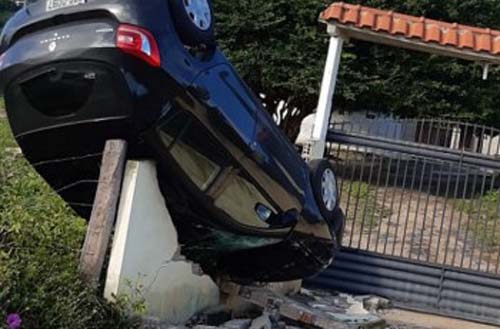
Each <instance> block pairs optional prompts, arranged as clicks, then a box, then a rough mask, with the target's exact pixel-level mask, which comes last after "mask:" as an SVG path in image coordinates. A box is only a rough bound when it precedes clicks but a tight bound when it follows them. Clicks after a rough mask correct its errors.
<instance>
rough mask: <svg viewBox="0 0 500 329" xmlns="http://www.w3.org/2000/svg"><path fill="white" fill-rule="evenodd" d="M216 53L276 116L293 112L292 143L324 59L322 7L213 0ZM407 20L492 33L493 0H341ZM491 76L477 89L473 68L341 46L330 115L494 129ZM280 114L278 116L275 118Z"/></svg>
mask: <svg viewBox="0 0 500 329" xmlns="http://www.w3.org/2000/svg"><path fill="white" fill-rule="evenodd" d="M213 1H214V5H215V13H216V15H217V21H218V25H217V32H218V38H219V40H220V44H221V46H222V48H223V49H224V50H225V52H226V54H227V55H228V57H229V58H230V59H231V60H232V61H233V62H234V64H235V65H236V67H237V69H238V71H239V72H240V73H241V74H242V76H243V77H244V79H245V80H246V81H247V82H248V83H249V85H250V87H251V88H252V89H253V90H254V91H255V92H257V93H259V94H265V95H266V98H265V99H264V100H263V102H264V104H265V105H266V107H267V109H268V110H269V111H270V112H271V113H272V114H276V107H277V105H278V104H279V102H280V101H282V100H284V101H286V106H285V109H284V110H285V111H288V112H289V113H290V112H291V111H292V110H293V109H294V108H298V111H296V112H294V113H293V115H289V116H288V117H287V118H286V120H284V121H281V126H282V127H283V129H284V130H285V131H286V132H287V133H288V134H289V136H291V137H292V138H293V136H294V135H295V134H296V133H297V131H298V124H299V123H300V121H301V120H302V118H303V117H304V116H306V115H307V114H309V113H310V112H311V110H313V109H314V108H315V106H316V104H317V99H318V92H319V89H320V82H321V77H322V70H323V66H324V61H325V56H326V52H327V44H326V41H327V35H326V33H325V32H324V31H325V26H324V25H323V24H320V23H318V17H319V13H320V11H321V10H322V9H323V8H325V3H331V2H333V1H324V0H277V1H267V0H240V1H234V0H213ZM346 2H350V3H360V4H363V5H367V6H373V7H377V8H382V9H388V10H395V11H400V12H404V13H408V14H411V15H417V16H422V15H425V16H427V17H429V18H433V19H439V20H445V21H451V22H455V21H456V22H460V23H463V24H470V25H477V26H482V27H491V28H497V29H498V28H500V2H498V1H496V0H466V1H463V0H451V1H441V0H404V1H401V0H348V1H346ZM499 73H500V70H499V69H497V68H495V69H493V70H492V72H491V74H490V79H489V80H488V81H483V80H482V79H481V77H482V67H481V66H480V65H477V64H474V63H470V62H465V61H461V60H456V59H451V58H444V57H439V56H433V55H428V54H423V53H417V52H413V51H407V50H402V49H396V48H390V47H385V46H380V45H374V44H371V43H367V42H361V41H356V40H352V41H351V42H349V43H347V45H346V47H345V51H344V54H343V58H342V64H341V70H340V73H339V83H338V89H337V93H336V97H335V105H334V106H335V108H336V110H338V111H356V110H371V111H379V112H385V113H393V114H395V115H398V116H403V117H436V116H441V117H447V118H453V119H459V120H468V121H475V122H481V123H486V124H490V125H496V126H500V111H499V108H500V98H498V97H497V87H496V86H497V85H498V83H499V82H500V74H499ZM282 114H283V113H278V115H281V116H282Z"/></svg>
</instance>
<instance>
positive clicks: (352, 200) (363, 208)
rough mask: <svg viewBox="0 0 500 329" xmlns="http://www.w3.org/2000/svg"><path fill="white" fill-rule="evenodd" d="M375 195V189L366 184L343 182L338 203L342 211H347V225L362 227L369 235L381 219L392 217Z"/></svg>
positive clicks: (390, 212)
mask: <svg viewBox="0 0 500 329" xmlns="http://www.w3.org/2000/svg"><path fill="white" fill-rule="evenodd" d="M377 193H378V190H377V188H376V187H374V186H371V185H369V184H367V183H364V182H359V181H349V180H346V179H344V180H343V182H342V183H341V190H340V201H341V207H342V209H344V210H349V211H348V212H347V217H346V220H347V222H348V223H351V224H349V225H352V221H354V222H355V224H356V226H358V227H361V226H363V230H364V232H365V233H370V232H373V230H374V229H375V228H378V226H379V224H380V221H381V220H382V219H385V218H388V217H390V216H391V215H392V209H390V208H389V207H387V206H386V205H385V204H383V203H382V202H380V200H379V197H380V196H379V195H378V194H377ZM347 205H349V207H348V206H347Z"/></svg>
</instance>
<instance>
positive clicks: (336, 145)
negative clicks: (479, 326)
mask: <svg viewBox="0 0 500 329" xmlns="http://www.w3.org/2000/svg"><path fill="white" fill-rule="evenodd" d="M328 141H329V151H328V154H329V156H330V158H331V159H332V160H333V162H334V164H335V166H336V169H337V175H338V177H339V190H340V194H341V205H342V208H343V209H344V211H345V213H346V218H347V225H346V231H345V234H344V240H343V247H344V251H343V252H342V253H341V254H340V255H339V258H338V260H337V262H336V263H335V264H334V266H333V267H332V268H330V269H329V270H328V271H326V272H325V273H324V274H323V275H322V276H320V277H318V278H316V279H314V280H312V281H311V282H312V284H320V285H321V286H322V287H329V288H335V289H340V290H342V289H343V290H350V291H353V292H356V293H375V294H378V295H384V296H387V297H390V298H392V299H393V300H395V301H396V302H397V303H399V304H400V305H401V306H404V307H408V308H416V309H419V310H425V311H432V312H437V313H442V314H447V315H450V314H451V315H453V316H457V317H463V318H467V319H474V320H481V321H485V322H490V323H496V324H500V268H499V265H500V222H499V217H500V213H499V210H500V192H499V188H500V177H499V174H500V131H499V130H497V129H495V128H491V127H486V126H480V125H475V124H468V123H462V122H452V121H442V120H377V119H374V120H366V121H359V122H336V123H334V124H333V125H332V127H331V129H330V132H329V136H328Z"/></svg>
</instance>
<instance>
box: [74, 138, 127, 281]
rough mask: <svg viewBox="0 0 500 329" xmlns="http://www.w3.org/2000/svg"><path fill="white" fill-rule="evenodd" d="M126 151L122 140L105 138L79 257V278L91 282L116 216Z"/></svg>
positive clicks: (95, 277) (97, 274)
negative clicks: (94, 193) (88, 219)
mask: <svg viewBox="0 0 500 329" xmlns="http://www.w3.org/2000/svg"><path fill="white" fill-rule="evenodd" d="M126 155H127V142H126V141H124V140H109V141H107V142H106V146H105V148H104V154H103V157H102V164H101V172H100V175H99V184H98V187H97V193H96V196H95V201H94V207H93V209H92V215H91V217H90V221H89V224H88V228H87V235H86V237H85V243H84V245H83V250H82V254H81V258H80V273H81V275H82V278H83V280H84V281H85V282H87V283H88V284H89V285H92V286H96V285H97V283H98V282H99V278H100V276H101V272H102V267H103V265H104V259H105V256H106V252H107V250H108V245H109V240H110V237H111V232H112V230H113V225H114V223H115V219H116V212H117V208H118V201H119V197H120V189H121V185H122V179H123V172H124V167H125V162H126Z"/></svg>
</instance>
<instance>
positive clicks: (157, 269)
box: [105, 161, 219, 325]
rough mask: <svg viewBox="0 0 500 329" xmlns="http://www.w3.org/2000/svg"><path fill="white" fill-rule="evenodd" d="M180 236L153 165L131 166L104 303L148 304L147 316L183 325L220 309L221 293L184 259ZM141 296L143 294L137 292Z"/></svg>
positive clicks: (147, 162) (137, 164) (116, 230)
mask: <svg viewBox="0 0 500 329" xmlns="http://www.w3.org/2000/svg"><path fill="white" fill-rule="evenodd" d="M179 249H180V246H179V243H178V240H177V231H176V229H175V227H174V224H173V222H172V218H171V217H170V214H169V212H168V210H167V208H166V206H165V200H164V199H163V196H162V193H161V192H160V188H159V185H158V180H157V173H156V166H155V164H154V163H153V162H150V161H140V162H136V161H130V162H128V163H127V168H126V171H125V178H124V182H123V188H122V194H121V198H120V206H119V211H118V219H117V225H116V229H115V235H114V240H113V249H112V252H111V258H110V263H109V268H108V273H107V278H106V286H105V297H106V298H107V299H108V300H113V299H114V296H120V295H124V294H125V295H128V296H129V297H130V298H132V299H135V298H137V299H138V300H144V302H145V304H146V305H145V306H146V308H147V316H149V317H156V318H158V319H159V320H160V323H162V325H163V324H181V323H185V322H186V321H188V320H189V319H190V318H191V317H193V316H194V315H195V314H197V313H200V312H202V311H204V310H206V309H208V308H211V307H214V306H216V305H218V304H219V289H218V287H217V286H216V284H215V283H214V282H213V281H212V280H211V278H210V277H208V276H207V275H203V274H201V273H199V268H198V267H196V266H193V264H191V263H189V262H187V261H185V260H183V259H182V258H181V257H179V252H178V251H179ZM138 290H139V293H138V292H137V291H138Z"/></svg>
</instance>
